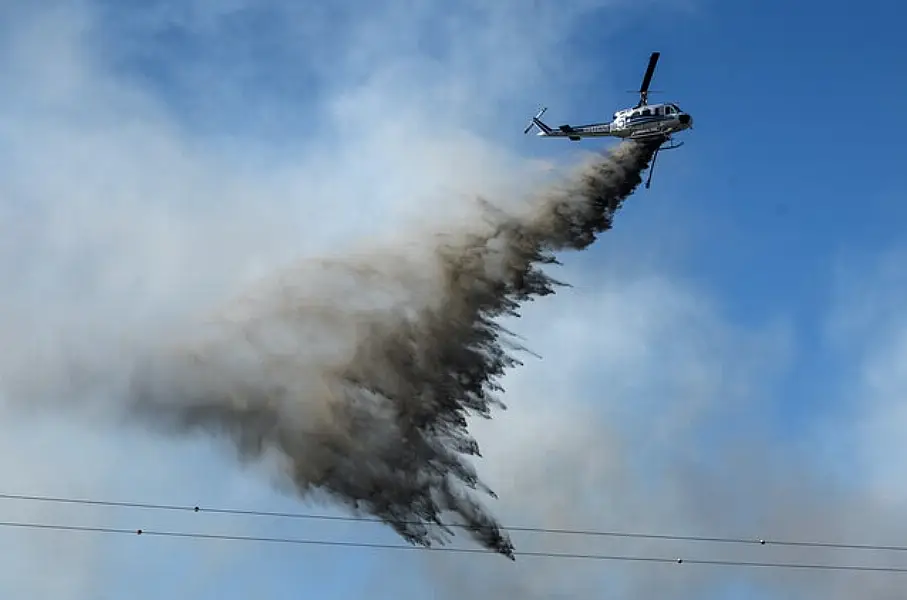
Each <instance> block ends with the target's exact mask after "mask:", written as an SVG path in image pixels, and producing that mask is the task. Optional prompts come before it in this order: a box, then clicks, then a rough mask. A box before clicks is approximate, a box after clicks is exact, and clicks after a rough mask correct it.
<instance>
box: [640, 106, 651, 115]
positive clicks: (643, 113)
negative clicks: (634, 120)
mask: <svg viewBox="0 0 907 600" xmlns="http://www.w3.org/2000/svg"><path fill="white" fill-rule="evenodd" d="M651 114H652V111H651V110H649V109H648V108H646V109H644V110H643V111H642V116H644V117H648V116H649V115H651Z"/></svg>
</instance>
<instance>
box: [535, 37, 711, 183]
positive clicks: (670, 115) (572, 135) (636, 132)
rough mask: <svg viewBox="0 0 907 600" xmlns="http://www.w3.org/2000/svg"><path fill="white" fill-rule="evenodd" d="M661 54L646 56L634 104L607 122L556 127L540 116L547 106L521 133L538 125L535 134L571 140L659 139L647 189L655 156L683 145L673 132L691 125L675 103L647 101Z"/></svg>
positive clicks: (643, 140)
mask: <svg viewBox="0 0 907 600" xmlns="http://www.w3.org/2000/svg"><path fill="white" fill-rule="evenodd" d="M660 56H661V53H660V52H653V53H652V55H651V56H650V57H649V66H648V68H647V69H646V73H645V75H643V78H642V85H640V86H639V91H638V93H639V102H638V103H637V104H636V106H633V107H630V108H624V109H621V110H618V111H617V112H615V113H614V116H613V118H612V120H611V121H610V122H607V123H591V124H588V125H561V126H559V127H556V128H555V127H551V126H550V125H548V124H546V123H545V122H543V121H542V115H543V114H545V111H546V110H548V107H547V106H546V107H543V108H542V109H541V110H539V112H538V114H536V115H535V116H534V117H533V118H532V120H531V121H530V122H529V125H528V126H527V127H526V129H525V130H524V131H523V133H524V134H527V133H529V132H530V131H531V130H532V128H533V127H537V128H538V129H539V132H538V133H537V134H536V135H538V136H540V137H562V138H563V137H565V138H567V139H569V140H570V141H573V142H578V141H580V140H581V139H582V138H596V137H617V138H621V139H630V140H636V141H640V142H653V143H654V142H659V141H660V143H659V146H658V148H657V149H656V150H655V153H654V154H653V156H652V168H651V169H650V170H649V177H648V179H647V180H646V188H648V187H649V186H650V185H651V183H652V171H654V169H655V159H656V158H658V153H659V152H660V151H662V150H674V149H675V148H679V147H681V146H683V142H682V141H675V140H674V139H673V135H674V134H675V133H679V132H681V131H684V130H685V129H692V127H693V117H692V116H691V115H690V113H688V112H685V111H684V110H682V109H681V108H680V107H679V106H678V105H677V103H675V102H662V103H659V104H649V84H650V83H651V82H652V74H653V73H654V72H655V65H656V64H658V59H659V57H660Z"/></svg>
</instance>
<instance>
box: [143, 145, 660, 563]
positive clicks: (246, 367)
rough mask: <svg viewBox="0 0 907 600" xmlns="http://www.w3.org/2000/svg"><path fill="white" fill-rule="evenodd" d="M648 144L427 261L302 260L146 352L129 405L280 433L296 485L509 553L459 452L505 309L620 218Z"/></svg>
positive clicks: (543, 289) (408, 530)
mask: <svg viewBox="0 0 907 600" xmlns="http://www.w3.org/2000/svg"><path fill="white" fill-rule="evenodd" d="M654 149H655V148H654V146H652V145H643V144H639V143H635V142H623V143H621V144H620V145H619V146H617V147H616V148H615V149H614V150H613V151H612V152H610V153H609V154H608V155H607V156H605V157H604V158H603V159H601V160H599V161H597V162H596V163H595V164H592V165H590V166H588V167H585V168H584V169H583V170H581V171H580V172H579V173H578V174H577V175H576V176H575V177H573V178H572V179H571V180H570V181H569V182H568V184H567V185H565V186H563V187H562V188H560V189H553V190H548V191H546V192H544V193H543V194H542V195H541V196H540V197H539V198H538V202H536V203H535V204H533V205H532V207H531V209H530V210H528V211H527V213H526V214H524V215H521V216H518V217H516V216H507V215H502V214H500V213H498V212H495V211H493V210H490V209H489V210H488V215H487V220H486V222H485V223H483V224H481V226H478V225H477V226H476V227H474V228H472V230H471V231H469V232H462V233H460V234H458V235H455V236H448V237H447V239H446V241H443V242H440V243H438V244H437V245H436V246H437V247H436V249H435V251H434V252H429V253H425V254H424V255H423V256H422V258H423V260H425V264H413V260H416V259H406V258H405V257H402V256H381V255H377V256H374V257H372V258H370V259H368V260H367V261H359V262H352V261H350V262H327V261H325V262H321V263H319V264H318V265H309V266H310V267H316V268H313V269H311V270H310V271H307V270H306V268H305V267H300V270H299V271H296V272H293V273H289V274H286V275H285V276H284V277H283V278H282V279H281V280H280V281H278V282H277V284H276V286H274V287H270V288H268V289H265V290H262V292H261V293H260V295H259V296H258V297H256V298H252V299H250V301H249V302H248V303H246V304H245V305H243V306H242V307H240V308H239V309H238V310H239V314H233V315H231V316H230V318H225V319H222V320H221V321H219V322H218V323H217V324H216V326H214V327H212V328H211V329H210V330H209V331H208V333H206V334H205V336H203V337H202V338H200V339H199V340H197V341H194V342H192V343H187V344H186V345H185V346H184V347H181V350H180V351H179V352H174V351H173V350H172V349H171V350H170V351H168V352H166V353H160V354H159V355H157V357H156V358H155V359H154V360H150V359H149V360H148V361H145V362H144V363H143V367H142V369H141V370H139V371H136V372H135V374H134V377H133V378H132V381H131V388H130V390H131V391H130V393H129V394H128V399H129V407H130V408H131V410H132V411H133V413H134V414H135V415H137V416H140V417H141V418H142V420H143V421H144V422H148V423H152V424H155V425H157V426H166V427H168V428H171V429H175V430H177V431H189V430H199V429H200V430H204V431H208V432H214V431H224V432H226V433H228V434H229V435H230V437H231V438H232V439H233V440H234V441H235V443H236V446H237V448H238V450H239V453H240V455H241V456H242V457H244V458H255V457H258V456H261V455H262V454H264V453H265V452H275V451H276V454H277V455H278V456H279V457H280V458H281V459H282V461H283V465H284V466H285V469H286V474H287V475H288V476H289V478H290V479H291V480H292V482H293V484H294V487H295V490H296V491H297V492H298V493H299V494H301V495H305V494H308V493H310V492H315V491H319V492H327V493H328V494H329V495H330V496H331V497H332V498H333V499H334V500H336V501H338V502H340V503H342V504H345V505H347V506H349V507H350V508H351V509H353V510H356V511H361V512H365V513H368V514H371V515H374V516H377V517H378V518H380V519H381V520H383V521H384V522H385V523H387V524H388V525H389V526H391V527H393V528H394V529H395V530H396V531H397V533H398V534H399V535H401V536H402V537H403V538H404V539H406V540H407V541H409V542H410V543H413V544H420V545H425V546H430V545H431V544H432V543H433V542H441V543H443V542H444V541H445V540H447V539H448V538H449V537H450V535H451V531H450V529H449V528H448V527H446V526H445V525H444V524H443V523H442V515H444V516H448V515H452V516H453V518H454V519H455V521H449V520H448V521H447V522H453V523H456V524H457V525H458V526H463V527H465V528H466V529H468V530H469V531H470V532H471V534H472V536H473V537H474V538H475V539H476V540H477V541H478V542H479V543H480V544H482V545H483V546H484V547H486V548H488V549H490V550H494V551H496V552H498V553H500V554H503V555H505V556H508V557H510V558H511V559H513V545H512V543H511V541H510V539H509V537H508V536H507V534H506V533H505V532H504V531H502V529H501V527H500V525H499V523H497V521H496V520H495V518H494V517H493V516H492V515H490V514H489V512H488V511H487V510H486V509H485V507H483V505H482V504H481V503H480V502H479V501H478V500H477V499H476V496H475V494H474V493H473V491H475V490H481V491H482V492H484V493H486V494H489V495H491V496H494V493H493V492H492V491H491V490H490V489H488V488H486V487H485V486H483V485H482V483H481V482H480V481H479V479H478V477H477V475H476V472H475V471H474V469H473V468H472V466H471V465H470V464H469V463H468V462H467V460H466V459H467V457H469V456H477V455H479V448H478V444H477V442H476V441H475V439H474V438H473V437H472V436H471V435H470V434H469V431H468V428H467V417H468V416H469V415H470V414H475V415H481V416H484V417H486V418H488V417H490V414H491V410H492V409H493V408H494V407H495V406H497V407H503V405H502V404H501V402H500V401H499V399H498V398H497V395H496V394H497V393H499V392H500V391H501V388H500V386H499V384H498V383H497V382H498V380H499V378H500V377H501V376H502V375H503V373H504V371H505V370H506V369H507V368H508V367H511V366H514V365H516V364H519V361H518V360H517V359H516V358H515V357H514V356H513V353H514V352H515V351H518V350H519V346H517V345H516V344H514V343H512V339H511V337H510V336H508V333H507V332H506V331H504V330H503V329H502V328H501V327H500V326H499V325H498V324H497V323H496V322H495V319H496V318H497V317H500V316H502V315H507V314H511V315H514V314H516V312H515V311H516V309H517V308H518V306H519V305H520V303H521V302H524V301H527V300H531V299H533V298H534V297H538V296H543V295H547V294H551V293H553V292H554V288H555V287H556V286H557V285H558V283H557V282H555V281H554V280H552V279H551V278H550V277H549V276H548V275H546V274H545V273H544V272H543V271H542V270H541V268H542V267H543V266H544V265H545V264H549V263H553V262H554V256H553V253H554V252H556V251H559V250H564V249H577V250H578V249H583V248H585V247H587V246H588V245H589V244H591V243H592V242H593V241H594V240H595V238H596V235H597V234H598V233H600V232H603V231H605V230H607V229H608V228H610V226H611V218H612V215H613V211H614V210H616V209H617V208H618V207H619V206H620V204H621V203H622V201H623V200H624V199H625V198H626V197H627V196H629V195H630V194H631V193H632V191H633V190H634V189H635V188H636V187H637V186H638V185H639V183H640V182H641V173H642V172H643V171H644V170H645V168H646V167H647V165H648V164H649V161H650V160H651V157H652V154H653V152H654ZM426 257H428V258H426ZM429 263H431V264H429Z"/></svg>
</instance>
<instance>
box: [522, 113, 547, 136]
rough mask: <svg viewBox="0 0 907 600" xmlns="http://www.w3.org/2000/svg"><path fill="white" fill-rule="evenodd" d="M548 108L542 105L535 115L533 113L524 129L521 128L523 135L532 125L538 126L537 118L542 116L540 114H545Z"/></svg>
mask: <svg viewBox="0 0 907 600" xmlns="http://www.w3.org/2000/svg"><path fill="white" fill-rule="evenodd" d="M546 110H548V107H547V106H545V107H543V108H542V109H541V110H540V111H539V112H538V114H537V115H535V116H534V117H533V118H532V119H531V120H530V121H529V125H527V126H526V129H524V130H523V135H525V134H527V133H529V132H530V131H531V130H532V128H533V127H539V124H538V120H539V119H541V118H542V115H543V114H545V111H546ZM539 129H541V127H539Z"/></svg>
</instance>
